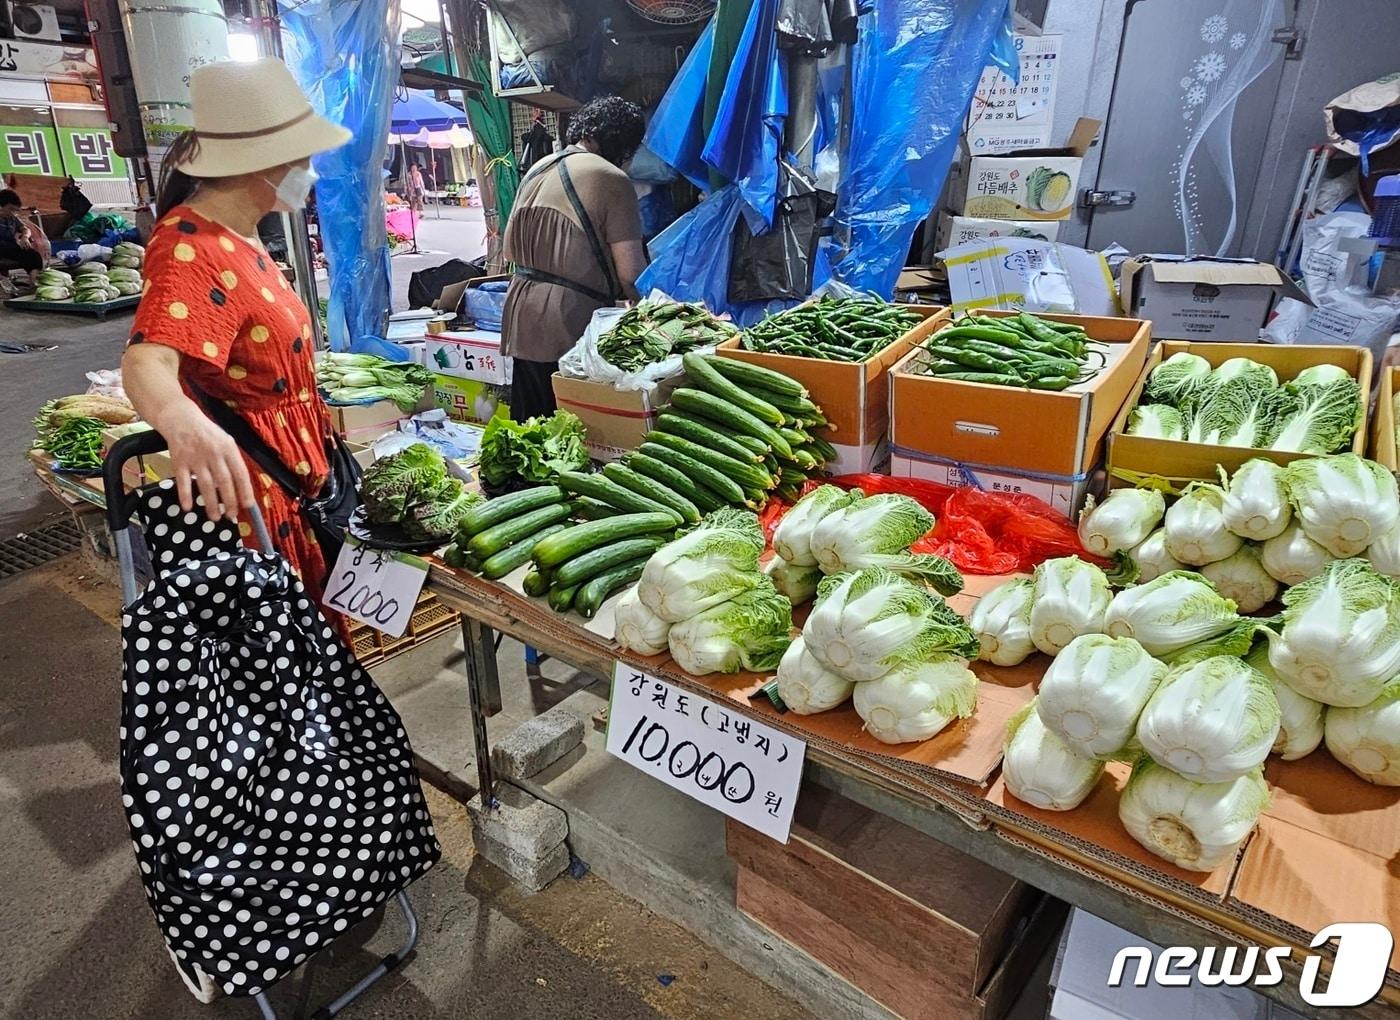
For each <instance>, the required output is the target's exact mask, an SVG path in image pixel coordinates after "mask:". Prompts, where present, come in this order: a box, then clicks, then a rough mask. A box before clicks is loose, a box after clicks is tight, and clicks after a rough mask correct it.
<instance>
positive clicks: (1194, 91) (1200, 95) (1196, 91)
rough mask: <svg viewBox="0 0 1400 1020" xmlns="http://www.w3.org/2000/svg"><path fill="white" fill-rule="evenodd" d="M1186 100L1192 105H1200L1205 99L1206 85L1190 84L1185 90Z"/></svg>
mask: <svg viewBox="0 0 1400 1020" xmlns="http://www.w3.org/2000/svg"><path fill="white" fill-rule="evenodd" d="M1186 101H1187V102H1188V103H1190V104H1191V105H1192V106H1200V105H1201V104H1202V103H1204V102H1205V101H1206V87H1205V86H1204V85H1192V86H1191V87H1190V88H1189V89H1187V90H1186Z"/></svg>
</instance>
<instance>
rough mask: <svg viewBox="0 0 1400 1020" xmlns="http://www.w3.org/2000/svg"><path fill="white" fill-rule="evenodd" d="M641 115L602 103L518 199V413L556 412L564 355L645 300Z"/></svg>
mask: <svg viewBox="0 0 1400 1020" xmlns="http://www.w3.org/2000/svg"><path fill="white" fill-rule="evenodd" d="M644 129H645V122H644V121H643V118H642V110H641V107H639V106H637V105H636V104H635V103H629V102H628V101H627V100H625V99H619V98H618V97H616V96H607V97H604V98H601V99H595V100H593V101H592V102H590V103H588V104H587V105H586V106H584V107H583V108H582V109H581V110H579V111H578V112H577V113H575V114H574V115H573V117H572V118H571V119H570V120H569V126H568V134H567V139H568V142H569V146H568V148H566V149H564V150H563V151H562V152H557V153H553V154H552V155H549V156H546V157H544V158H543V159H541V160H539V161H538V162H537V163H536V164H535V165H534V167H532V168H531V170H530V172H529V173H528V174H527V175H526V177H525V179H524V181H522V182H521V184H520V191H519V192H518V193H517V194H516V197H515V205H514V207H513V208H512V209H511V213H510V221H509V223H507V224H506V235H505V252H504V254H505V258H506V259H507V261H510V262H513V263H515V265H516V270H515V275H514V276H512V277H511V281H510V290H509V291H508V292H507V294H506V304H505V311H504V314H503V316H502V322H501V352H502V353H503V354H508V355H510V356H511V357H512V358H514V359H515V365H514V376H513V381H512V383H511V390H510V414H511V417H512V418H514V419H515V420H516V421H524V420H525V419H526V418H529V417H531V416H533V415H541V414H552V413H554V407H555V405H554V388H553V384H552V383H551V382H550V376H552V375H553V374H554V372H555V370H556V369H557V368H558V367H559V358H560V356H561V355H562V354H563V353H564V352H565V351H567V350H568V349H569V348H570V347H572V346H573V345H574V344H575V343H577V342H578V339H579V337H581V336H583V333H584V330H586V329H587V328H588V321H589V319H591V318H592V317H593V313H594V312H595V311H597V310H598V309H599V308H605V307H607V306H609V305H613V304H616V303H617V302H619V301H624V300H625V301H635V300H636V299H637V286H636V284H637V277H638V276H639V275H641V272H642V270H643V269H644V268H645V267H646V248H645V247H644V246H643V245H642V215H641V211H640V210H639V208H638V206H637V194H636V191H635V190H634V188H633V187H632V182H631V181H630V180H629V179H628V177H627V172H626V171H625V170H624V169H623V167H624V166H625V165H626V164H627V162H628V161H629V160H631V158H632V156H633V155H634V154H635V153H636V151H637V149H638V148H639V147H640V146H641V144H642V134H643V131H644Z"/></svg>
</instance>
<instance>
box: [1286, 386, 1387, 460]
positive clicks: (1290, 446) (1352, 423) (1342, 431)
mask: <svg viewBox="0 0 1400 1020" xmlns="http://www.w3.org/2000/svg"><path fill="white" fill-rule="evenodd" d="M1287 389H1288V391H1289V392H1290V393H1292V394H1293V395H1294V396H1295V397H1296V398H1297V401H1298V404H1297V407H1296V409H1295V410H1294V411H1293V412H1292V413H1291V414H1290V415H1289V416H1288V417H1287V419H1286V420H1284V421H1283V422H1282V424H1281V427H1280V428H1279V429H1278V431H1277V432H1276V433H1275V434H1274V436H1273V437H1272V438H1271V440H1270V442H1269V449H1271V450H1288V451H1291V452H1293V453H1335V452H1337V451H1338V450H1344V449H1346V448H1347V447H1348V446H1350V445H1351V441H1352V437H1354V436H1355V435H1356V430H1357V429H1359V428H1361V426H1362V425H1363V424H1364V418H1365V415H1364V413H1363V412H1362V407H1361V387H1360V385H1359V384H1358V383H1357V381H1356V380H1355V379H1353V378H1351V377H1350V376H1348V377H1347V378H1345V379H1340V378H1333V379H1332V380H1331V381H1330V382H1322V383H1311V382H1307V381H1301V382H1300V380H1297V379H1295V380H1294V381H1293V382H1292V383H1290V384H1289V385H1288V387H1287Z"/></svg>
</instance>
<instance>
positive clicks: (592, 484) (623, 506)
mask: <svg viewBox="0 0 1400 1020" xmlns="http://www.w3.org/2000/svg"><path fill="white" fill-rule="evenodd" d="M559 484H560V485H562V486H564V488H566V489H568V490H569V491H570V492H573V493H576V494H578V495H580V496H587V497H588V498H589V499H596V500H597V501H598V502H600V503H606V504H607V505H608V506H615V507H617V508H618V509H619V510H626V511H627V512H628V513H632V514H650V513H668V514H671V515H672V516H673V517H675V519H676V524H678V525H679V524H683V523H684V520H683V519H682V517H681V515H680V513H679V512H678V511H675V510H672V509H671V508H670V507H668V506H666V505H665V504H664V503H658V502H656V500H654V499H647V498H646V497H645V496H639V495H637V494H636V493H635V492H633V491H632V490H631V489H627V488H623V487H622V486H621V485H618V484H617V483H616V482H614V481H613V480H612V479H610V478H608V477H607V476H606V475H586V474H584V473H583V472H582V471H563V472H560V474H559Z"/></svg>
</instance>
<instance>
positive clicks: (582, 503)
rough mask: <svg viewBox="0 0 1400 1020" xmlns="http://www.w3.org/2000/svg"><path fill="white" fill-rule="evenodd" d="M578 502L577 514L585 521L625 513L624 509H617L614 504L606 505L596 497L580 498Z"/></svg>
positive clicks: (600, 519)
mask: <svg viewBox="0 0 1400 1020" xmlns="http://www.w3.org/2000/svg"><path fill="white" fill-rule="evenodd" d="M577 502H578V512H579V516H580V517H582V518H583V519H584V520H585V521H602V520H606V519H607V518H609V517H618V516H620V515H622V514H625V513H626V512H627V511H626V510H619V509H618V508H617V507H615V506H608V505H607V504H606V503H599V502H598V501H597V500H596V499H586V498H585V499H580V500H578V501H577Z"/></svg>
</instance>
